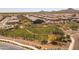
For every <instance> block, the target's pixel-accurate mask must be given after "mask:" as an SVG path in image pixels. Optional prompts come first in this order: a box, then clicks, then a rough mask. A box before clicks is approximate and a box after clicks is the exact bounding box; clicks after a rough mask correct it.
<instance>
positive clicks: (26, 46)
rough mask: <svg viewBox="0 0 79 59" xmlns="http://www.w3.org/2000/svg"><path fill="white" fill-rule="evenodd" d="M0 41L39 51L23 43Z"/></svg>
mask: <svg viewBox="0 0 79 59" xmlns="http://www.w3.org/2000/svg"><path fill="white" fill-rule="evenodd" d="M0 41H2V42H8V43H11V44H15V45H18V46H21V47H23V48H28V49H29V50H38V49H37V48H35V47H33V46H29V45H25V44H22V43H19V42H15V41H12V40H6V39H0Z"/></svg>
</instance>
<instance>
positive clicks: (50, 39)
mask: <svg viewBox="0 0 79 59" xmlns="http://www.w3.org/2000/svg"><path fill="white" fill-rule="evenodd" d="M56 38H57V37H56V35H53V34H51V35H48V43H50V42H53V41H55V40H56Z"/></svg>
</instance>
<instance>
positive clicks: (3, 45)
mask: <svg viewBox="0 0 79 59" xmlns="http://www.w3.org/2000/svg"><path fill="white" fill-rule="evenodd" d="M0 50H27V49H26V48H23V47H20V46H17V45H13V44H10V43H5V42H0Z"/></svg>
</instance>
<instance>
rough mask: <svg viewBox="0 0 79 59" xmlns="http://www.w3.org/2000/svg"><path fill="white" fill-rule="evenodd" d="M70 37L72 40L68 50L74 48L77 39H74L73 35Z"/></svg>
mask: <svg viewBox="0 0 79 59" xmlns="http://www.w3.org/2000/svg"><path fill="white" fill-rule="evenodd" d="M70 39H71V41H72V42H71V43H70V46H69V48H68V50H73V48H74V44H75V40H74V38H73V37H70Z"/></svg>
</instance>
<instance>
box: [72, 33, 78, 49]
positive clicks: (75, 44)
mask: <svg viewBox="0 0 79 59" xmlns="http://www.w3.org/2000/svg"><path fill="white" fill-rule="evenodd" d="M72 38H73V39H74V40H75V43H74V46H73V50H79V33H76V34H73V35H72Z"/></svg>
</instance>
